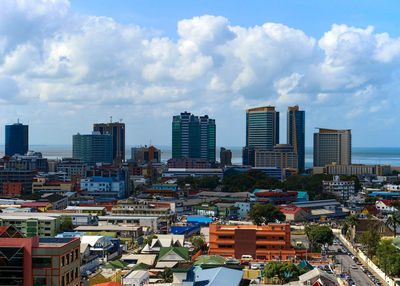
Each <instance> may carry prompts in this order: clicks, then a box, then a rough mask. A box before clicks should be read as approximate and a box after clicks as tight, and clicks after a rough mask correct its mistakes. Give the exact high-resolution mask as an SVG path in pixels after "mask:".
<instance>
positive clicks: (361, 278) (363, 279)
mask: <svg viewBox="0 0 400 286" xmlns="http://www.w3.org/2000/svg"><path fill="white" fill-rule="evenodd" d="M338 248H342V247H341V246H336V245H332V246H330V247H329V250H331V251H334V252H336V254H335V256H336V259H337V260H338V261H339V264H340V265H337V267H339V269H340V268H341V270H342V271H343V272H347V273H349V274H350V277H351V279H353V281H354V283H355V284H356V285H357V286H374V285H375V283H374V282H373V281H372V280H371V279H370V278H369V277H368V276H367V275H366V274H365V273H364V272H363V271H362V270H361V268H360V265H357V264H356V263H355V262H354V261H353V259H351V257H350V256H348V255H347V254H346V253H337V249H338ZM352 265H355V266H357V269H352ZM338 272H339V273H340V270H339V271H338Z"/></svg>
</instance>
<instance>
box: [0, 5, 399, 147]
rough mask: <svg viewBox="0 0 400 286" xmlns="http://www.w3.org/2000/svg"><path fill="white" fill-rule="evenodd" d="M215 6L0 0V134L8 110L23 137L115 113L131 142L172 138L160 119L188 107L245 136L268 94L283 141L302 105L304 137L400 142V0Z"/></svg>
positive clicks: (84, 125) (39, 136)
mask: <svg viewBox="0 0 400 286" xmlns="http://www.w3.org/2000/svg"><path fill="white" fill-rule="evenodd" d="M322 2H323V1H322ZM224 3H225V4H226V2H224V1H222V2H221V3H219V4H215V3H213V4H215V5H212V4H211V2H209V1H206V2H204V3H203V4H202V5H201V7H199V5H197V4H196V5H193V7H189V6H191V5H192V4H188V3H185V2H183V1H173V2H171V3H169V4H168V5H166V4H165V3H162V4H160V5H158V6H157V8H154V5H153V4H154V3H151V1H150V2H148V3H147V2H146V3H141V2H140V1H132V2H130V3H126V1H116V2H115V3H113V4H112V5H111V4H110V3H107V1H100V2H98V3H97V5H91V4H89V3H82V2H81V1H70V2H68V1H66V0H56V1H51V2H47V1H45V0H42V1H39V0H38V1H36V2H35V1H26V2H24V1H18V2H15V1H2V4H1V8H3V9H1V12H0V16H1V17H2V19H3V21H2V23H0V102H1V107H0V111H1V112H2V114H3V116H2V118H1V120H0V142H4V134H5V131H4V125H7V124H12V123H13V122H16V120H17V118H20V119H21V122H24V124H27V125H29V126H30V143H31V144H49V145H53V144H54V145H64V144H68V145H71V144H72V142H71V137H72V135H73V134H76V133H78V132H81V133H89V132H90V131H91V128H90V124H92V123H95V122H101V121H107V119H108V118H109V116H113V118H115V119H116V120H118V121H119V119H123V122H124V123H125V124H126V143H127V145H134V146H135V145H144V144H148V143H149V142H150V141H151V142H152V143H153V145H169V144H170V142H171V134H170V132H169V129H170V128H169V118H170V116H171V115H172V114H177V113H179V112H180V111H181V110H190V111H191V112H192V113H194V114H208V115H209V116H210V117H211V118H214V119H215V120H216V122H218V126H219V130H220V132H217V139H216V140H217V145H218V146H244V145H245V124H246V123H245V116H244V111H245V110H246V109H249V108H253V107H257V106H266V105H274V106H276V107H277V110H278V111H280V120H281V130H280V138H281V140H280V143H284V141H283V140H282V138H284V137H285V134H286V124H285V117H286V116H285V114H284V111H285V110H286V107H287V106H293V105H296V104H298V105H299V106H301V107H302V110H304V111H305V112H306V113H307V119H306V130H305V133H306V143H305V145H306V146H312V136H311V134H312V133H313V128H314V127H316V126H323V127H324V128H334V129H352V135H353V145H354V146H361V147H398V146H400V145H399V143H397V142H398V135H397V134H396V133H397V132H393V130H395V128H396V127H397V126H396V122H397V121H398V119H400V118H399V117H398V116H399V115H397V113H393V112H392V111H393V110H396V109H397V108H398V107H399V105H400V100H399V99H398V97H397V89H398V88H397V86H398V85H399V83H400V80H399V79H398V77H397V76H396V74H397V73H398V69H399V68H398V66H399V65H398V62H399V60H400V44H399V42H400V38H399V36H400V35H399V32H398V29H396V27H397V26H398V25H397V22H396V15H397V14H398V13H397V12H399V11H400V7H399V5H398V4H396V3H395V2H394V1H389V2H387V3H386V5H384V6H385V7H381V6H382V5H380V4H379V3H358V4H357V5H355V4H354V3H348V2H344V1H338V2H337V3H336V4H335V5H327V4H325V5H324V4H323V3H321V2H317V1H311V3H312V4H308V5H305V4H304V3H301V1H291V2H290V3H287V5H283V4H276V3H275V4H272V3H266V2H265V1H252V2H251V3H250V5H249V4H247V3H246V5H245V4H243V3H233V4H232V7H230V6H229V5H225V4H224ZM325 3H326V2H325ZM228 6H229V7H228ZM310 7H312V8H310ZM177 8H179V9H177ZM186 8H188V9H186ZM239 8H240V11H242V12H243V13H240V14H241V15H236V14H237V13H234V11H238V9H239ZM313 9H319V10H318V12H319V13H313V11H314V12H315V10H313ZM388 10H390V13H388V12H387V11H388ZM293 11H296V15H292V14H293ZM343 11H345V12H346V13H342V12H343ZM170 12H171V13H170ZM163 13H170V16H169V17H163V15H162V14H163ZM310 14H312V15H313V16H314V17H306V16H307V15H308V16H309V15H310ZM246 15H252V17H248V16H246ZM292 16H294V17H292ZM315 21H318V22H319V23H320V25H313V22H315ZM49 22H51V23H52V25H46V23H49ZM93 51H95V52H93ZM282 51H284V52H282ZM371 132H373V133H374V136H370V135H371V134H370V133H371Z"/></svg>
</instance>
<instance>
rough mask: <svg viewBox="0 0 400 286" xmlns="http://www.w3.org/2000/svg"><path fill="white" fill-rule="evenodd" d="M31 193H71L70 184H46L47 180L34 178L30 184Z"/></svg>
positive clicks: (57, 182)
mask: <svg viewBox="0 0 400 286" xmlns="http://www.w3.org/2000/svg"><path fill="white" fill-rule="evenodd" d="M32 191H33V192H40V191H55V192H57V191H59V192H71V191H72V183H71V182H59V181H56V182H48V181H47V178H44V177H36V178H34V180H33V183H32Z"/></svg>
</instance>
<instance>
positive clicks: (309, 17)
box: [70, 0, 400, 38]
mask: <svg viewBox="0 0 400 286" xmlns="http://www.w3.org/2000/svg"><path fill="white" fill-rule="evenodd" d="M70 2H71V10H73V11H75V12H77V13H82V14H91V15H103V16H108V17H112V18H114V19H116V20H118V21H119V22H121V23H125V24H131V23H134V24H137V25H140V26H145V27H152V28H155V29H158V30H161V31H163V32H164V33H165V34H166V35H168V36H170V37H174V38H176V36H177V35H176V23H177V22H178V21H180V20H182V19H190V18H193V17H195V16H199V15H204V14H210V15H218V16H223V17H226V18H228V19H229V21H230V23H231V24H232V25H239V26H245V27H249V26H254V25H262V24H264V23H265V22H276V23H282V24H284V25H287V26H290V27H292V28H296V29H301V30H303V31H305V32H306V33H307V34H308V35H311V36H313V37H317V38H319V37H321V36H322V35H323V34H324V32H326V31H327V30H329V29H330V27H331V26H332V24H334V23H337V24H346V25H348V26H357V27H361V28H366V27H367V26H369V25H373V26H374V27H375V29H376V32H378V33H382V32H387V33H389V34H390V35H391V36H396V37H397V36H399V33H400V22H399V21H398V15H399V12H400V7H399V6H400V3H399V2H398V1H373V0H366V1H323V0H319V1H318V0H309V1H304V0H303V1H298V0H293V1H263V0H260V1H228V0H225V1H210V0H208V1H155V0H150V1H144V0H142V1H125V0H114V1H108V0H98V1H96V2H95V3H94V2H93V1H80V0H72V1H70Z"/></svg>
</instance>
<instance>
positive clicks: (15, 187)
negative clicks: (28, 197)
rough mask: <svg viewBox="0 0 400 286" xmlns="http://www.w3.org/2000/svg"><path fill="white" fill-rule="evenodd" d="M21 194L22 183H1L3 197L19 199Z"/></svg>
mask: <svg viewBox="0 0 400 286" xmlns="http://www.w3.org/2000/svg"><path fill="white" fill-rule="evenodd" d="M21 192H22V183H13V182H6V183H3V194H2V196H3V197H7V198H15V197H19V196H20V195H21Z"/></svg>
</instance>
